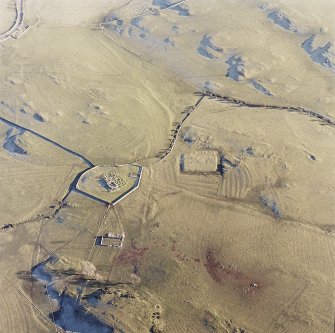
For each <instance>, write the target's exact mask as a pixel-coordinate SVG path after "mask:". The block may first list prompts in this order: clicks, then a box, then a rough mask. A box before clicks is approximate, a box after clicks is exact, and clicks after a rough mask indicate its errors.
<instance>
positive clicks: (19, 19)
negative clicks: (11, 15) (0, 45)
mask: <svg viewBox="0 0 335 333" xmlns="http://www.w3.org/2000/svg"><path fill="white" fill-rule="evenodd" d="M22 23H23V0H16V17H15V21H14V23H13V25H12V26H11V27H10V29H9V30H7V31H6V32H4V33H2V34H1V35H0V41H4V40H6V39H9V38H11V37H12V36H13V34H14V33H15V32H16V31H17V30H18V29H19V28H20V26H21V25H22Z"/></svg>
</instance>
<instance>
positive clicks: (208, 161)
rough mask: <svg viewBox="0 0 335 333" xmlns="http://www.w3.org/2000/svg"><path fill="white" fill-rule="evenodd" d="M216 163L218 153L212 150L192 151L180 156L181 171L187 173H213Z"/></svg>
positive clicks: (216, 167)
mask: <svg viewBox="0 0 335 333" xmlns="http://www.w3.org/2000/svg"><path fill="white" fill-rule="evenodd" d="M218 164H219V163H218V153H217V152H216V151H212V150H201V151H194V152H191V153H187V154H184V155H182V156H181V158H180V168H181V171H183V172H189V173H193V172H194V173H213V172H216V171H217V170H218Z"/></svg>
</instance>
